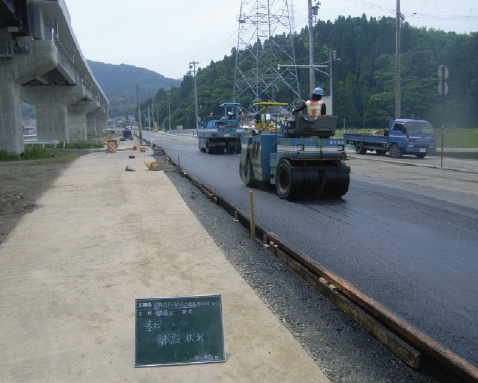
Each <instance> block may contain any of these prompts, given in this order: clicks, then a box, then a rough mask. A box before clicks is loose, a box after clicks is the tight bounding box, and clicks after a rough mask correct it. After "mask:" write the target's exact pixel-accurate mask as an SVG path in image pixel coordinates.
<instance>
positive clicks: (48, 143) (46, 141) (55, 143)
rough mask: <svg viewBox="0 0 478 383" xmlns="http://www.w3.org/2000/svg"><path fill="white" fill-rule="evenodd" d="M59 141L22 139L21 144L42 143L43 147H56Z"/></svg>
mask: <svg viewBox="0 0 478 383" xmlns="http://www.w3.org/2000/svg"><path fill="white" fill-rule="evenodd" d="M59 143H60V141H58V140H25V141H23V145H24V146H25V145H32V146H33V145H42V147H43V148H44V147H45V145H54V146H55V149H56V146H57V145H58V144H59Z"/></svg>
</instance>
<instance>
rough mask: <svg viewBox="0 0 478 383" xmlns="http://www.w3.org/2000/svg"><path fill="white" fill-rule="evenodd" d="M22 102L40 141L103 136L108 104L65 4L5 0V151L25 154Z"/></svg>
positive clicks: (0, 41) (1, 84)
mask: <svg viewBox="0 0 478 383" xmlns="http://www.w3.org/2000/svg"><path fill="white" fill-rule="evenodd" d="M21 100H23V101H25V102H28V103H29V104H32V105H33V106H34V107H35V113H36V121H37V138H38V140H59V141H64V142H67V143H68V142H75V141H81V140H85V139H86V138H87V136H88V135H92V136H94V135H98V134H99V133H100V132H101V129H100V128H101V126H102V123H103V122H104V121H106V119H107V116H108V108H109V103H108V100H107V98H106V96H105V94H104V93H103V90H102V89H101V87H100V86H99V84H98V83H97V81H96V79H95V77H94V75H93V73H92V72H91V70H90V68H89V66H88V64H87V62H86V60H85V58H84V57H83V54H82V52H81V50H80V46H79V44H78V42H77V41H76V38H75V35H74V33H73V29H72V26H71V22H70V15H69V13H68V9H67V7H66V4H65V1H64V0H0V150H6V151H7V152H8V153H11V154H20V153H22V152H23V146H24V142H23V132H22V124H21Z"/></svg>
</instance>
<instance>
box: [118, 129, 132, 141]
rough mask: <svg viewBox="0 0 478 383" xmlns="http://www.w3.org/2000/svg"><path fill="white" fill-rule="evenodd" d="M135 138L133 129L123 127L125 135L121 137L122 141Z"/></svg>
mask: <svg viewBox="0 0 478 383" xmlns="http://www.w3.org/2000/svg"><path fill="white" fill-rule="evenodd" d="M132 139H133V132H132V131H131V129H128V128H125V129H123V136H122V137H121V141H125V140H132Z"/></svg>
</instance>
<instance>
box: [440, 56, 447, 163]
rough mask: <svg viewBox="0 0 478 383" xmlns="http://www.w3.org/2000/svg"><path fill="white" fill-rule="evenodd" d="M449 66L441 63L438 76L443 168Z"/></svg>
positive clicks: (441, 161)
mask: <svg viewBox="0 0 478 383" xmlns="http://www.w3.org/2000/svg"><path fill="white" fill-rule="evenodd" d="M448 74H449V72H448V67H447V66H446V65H440V66H439V67H438V77H439V78H440V82H439V83H438V93H439V94H440V96H442V116H441V120H442V125H441V157H440V158H441V159H440V167H441V168H443V147H444V145H443V141H444V139H445V95H447V94H448V83H447V82H446V80H447V78H448Z"/></svg>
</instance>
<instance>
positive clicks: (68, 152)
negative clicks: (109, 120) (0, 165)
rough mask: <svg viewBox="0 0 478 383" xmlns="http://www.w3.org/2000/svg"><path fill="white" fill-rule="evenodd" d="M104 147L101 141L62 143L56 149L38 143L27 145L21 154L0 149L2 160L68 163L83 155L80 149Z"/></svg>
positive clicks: (0, 160)
mask: <svg viewBox="0 0 478 383" xmlns="http://www.w3.org/2000/svg"><path fill="white" fill-rule="evenodd" d="M103 147H104V144H103V143H102V142H101V141H84V142H74V143H69V144H63V143H60V144H58V145H57V148H61V149H56V148H55V147H54V146H53V145H45V147H44V148H43V147H40V146H37V145H31V146H29V145H25V151H24V152H23V153H22V154H20V155H18V154H9V153H7V151H6V150H0V162H6V161H25V160H41V161H39V163H40V164H49V163H66V162H71V161H73V160H75V159H77V158H78V157H79V156H80V155H81V152H79V150H82V149H83V150H84V149H98V148H103Z"/></svg>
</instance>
